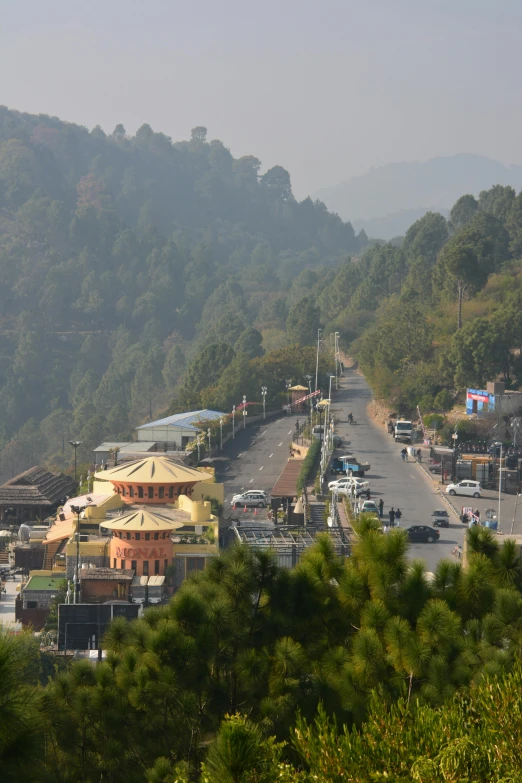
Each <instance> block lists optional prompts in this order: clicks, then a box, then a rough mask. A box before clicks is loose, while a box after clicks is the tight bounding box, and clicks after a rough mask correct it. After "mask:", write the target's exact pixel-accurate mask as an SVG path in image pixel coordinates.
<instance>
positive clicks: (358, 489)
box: [335, 481, 370, 498]
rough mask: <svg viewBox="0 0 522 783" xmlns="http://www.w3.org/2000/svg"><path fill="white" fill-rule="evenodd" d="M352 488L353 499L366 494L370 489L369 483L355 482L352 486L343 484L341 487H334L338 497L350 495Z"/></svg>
mask: <svg viewBox="0 0 522 783" xmlns="http://www.w3.org/2000/svg"><path fill="white" fill-rule="evenodd" d="M352 488H353V489H355V497H356V498H358V497H360V496H361V495H364V494H365V493H366V490H368V489H370V482H369V481H357V482H353V484H345V485H344V486H343V487H336V488H335V489H337V494H338V495H350V494H351V492H352Z"/></svg>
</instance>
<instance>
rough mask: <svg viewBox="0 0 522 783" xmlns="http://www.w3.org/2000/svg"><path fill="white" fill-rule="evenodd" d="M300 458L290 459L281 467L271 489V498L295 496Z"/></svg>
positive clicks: (299, 470) (300, 463) (301, 461)
mask: <svg viewBox="0 0 522 783" xmlns="http://www.w3.org/2000/svg"><path fill="white" fill-rule="evenodd" d="M302 464H303V460H302V459H291V460H289V461H288V462H287V463H286V465H285V467H284V468H283V470H282V472H281V475H280V476H279V478H278V479H277V481H276V483H275V484H274V487H273V489H272V492H271V495H272V497H273V498H294V497H297V478H298V476H299V473H300V472H301V466H302Z"/></svg>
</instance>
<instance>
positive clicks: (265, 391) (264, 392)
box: [261, 386, 268, 419]
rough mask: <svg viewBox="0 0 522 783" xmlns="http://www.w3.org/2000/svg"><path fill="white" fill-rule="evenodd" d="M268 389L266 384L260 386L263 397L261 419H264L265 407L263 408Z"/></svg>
mask: <svg viewBox="0 0 522 783" xmlns="http://www.w3.org/2000/svg"><path fill="white" fill-rule="evenodd" d="M267 391H268V389H267V387H266V386H261V396H262V397H263V419H266V409H265V403H266V393H267Z"/></svg>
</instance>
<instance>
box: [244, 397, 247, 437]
mask: <svg viewBox="0 0 522 783" xmlns="http://www.w3.org/2000/svg"><path fill="white" fill-rule="evenodd" d="M246 406H247V398H246V395H244V394H243V429H244V430H246V417H247V409H246Z"/></svg>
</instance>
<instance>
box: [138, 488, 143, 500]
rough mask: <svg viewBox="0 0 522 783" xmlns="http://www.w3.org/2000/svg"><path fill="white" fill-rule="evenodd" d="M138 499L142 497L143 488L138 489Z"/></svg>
mask: <svg viewBox="0 0 522 783" xmlns="http://www.w3.org/2000/svg"><path fill="white" fill-rule="evenodd" d="M138 497H139V498H142V497H143V487H138Z"/></svg>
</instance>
